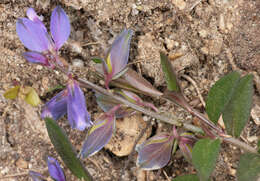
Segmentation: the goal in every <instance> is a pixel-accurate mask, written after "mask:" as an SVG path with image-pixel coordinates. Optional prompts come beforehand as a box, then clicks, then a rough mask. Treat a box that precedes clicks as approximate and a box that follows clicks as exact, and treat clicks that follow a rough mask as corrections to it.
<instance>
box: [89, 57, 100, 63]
mask: <svg viewBox="0 0 260 181" xmlns="http://www.w3.org/2000/svg"><path fill="white" fill-rule="evenodd" d="M91 60H92V61H93V62H95V63H102V62H103V59H102V58H97V57H94V58H91Z"/></svg>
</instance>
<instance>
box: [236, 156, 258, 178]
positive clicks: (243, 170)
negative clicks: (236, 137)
mask: <svg viewBox="0 0 260 181" xmlns="http://www.w3.org/2000/svg"><path fill="white" fill-rule="evenodd" d="M237 178H238V181H257V180H258V179H259V178H260V155H259V154H253V153H245V154H243V155H242V156H241V157H240V160H239V165H238V169H237Z"/></svg>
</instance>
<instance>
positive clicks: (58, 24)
mask: <svg viewBox="0 0 260 181" xmlns="http://www.w3.org/2000/svg"><path fill="white" fill-rule="evenodd" d="M50 31H51V35H52V38H53V40H54V43H55V47H56V50H58V49H60V47H61V46H62V45H63V44H64V42H65V41H67V39H68V38H69V35H70V21H69V18H68V16H67V14H66V13H65V12H64V10H63V9H62V8H61V7H60V6H57V7H56V8H55V9H54V10H53V12H52V14H51V24H50Z"/></svg>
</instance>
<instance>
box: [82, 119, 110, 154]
mask: <svg viewBox="0 0 260 181" xmlns="http://www.w3.org/2000/svg"><path fill="white" fill-rule="evenodd" d="M114 130H115V116H114V115H105V114H104V115H102V116H101V117H100V118H98V119H97V120H96V121H95V122H94V125H93V126H92V127H91V128H90V130H89V131H88V134H87V137H86V140H85V141H84V144H83V147H82V150H81V156H82V157H89V156H92V155H94V154H95V153H97V152H98V151H99V150H101V149H102V148H103V147H104V146H105V145H106V144H107V143H108V142H109V140H110V139H111V137H112V134H113V132H114Z"/></svg>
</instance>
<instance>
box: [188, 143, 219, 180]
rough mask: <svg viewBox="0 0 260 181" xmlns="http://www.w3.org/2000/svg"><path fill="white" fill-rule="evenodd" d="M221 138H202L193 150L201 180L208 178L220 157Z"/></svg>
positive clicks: (193, 161) (193, 160)
mask: <svg viewBox="0 0 260 181" xmlns="http://www.w3.org/2000/svg"><path fill="white" fill-rule="evenodd" d="M219 149H220V140H219V139H216V140H210V139H201V140H199V141H198V142H197V143H196V144H195V146H194V147H193V150H192V163H193V165H194V167H195V168H196V170H197V171H198V176H199V178H200V180H201V181H205V180H208V178H209V177H210V175H211V173H212V171H213V170H214V167H215V165H216V161H217V158H218V154H219Z"/></svg>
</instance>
